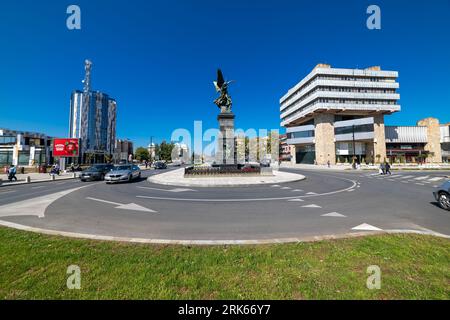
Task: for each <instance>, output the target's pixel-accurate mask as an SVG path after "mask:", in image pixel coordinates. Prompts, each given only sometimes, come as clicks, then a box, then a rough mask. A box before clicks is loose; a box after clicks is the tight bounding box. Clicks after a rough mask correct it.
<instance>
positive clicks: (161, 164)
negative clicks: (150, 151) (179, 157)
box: [155, 161, 167, 169]
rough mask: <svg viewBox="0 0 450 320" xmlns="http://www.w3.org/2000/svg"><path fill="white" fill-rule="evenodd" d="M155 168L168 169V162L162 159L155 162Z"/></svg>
mask: <svg viewBox="0 0 450 320" xmlns="http://www.w3.org/2000/svg"><path fill="white" fill-rule="evenodd" d="M155 169H167V164H165V163H164V162H161V161H158V162H155Z"/></svg>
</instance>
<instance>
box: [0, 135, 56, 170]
mask: <svg viewBox="0 0 450 320" xmlns="http://www.w3.org/2000/svg"><path fill="white" fill-rule="evenodd" d="M52 141H53V138H52V137H49V136H47V135H45V134H43V133H38V132H28V131H16V130H8V129H0V167H3V166H10V165H11V164H12V165H15V166H34V165H46V164H48V163H51V160H52Z"/></svg>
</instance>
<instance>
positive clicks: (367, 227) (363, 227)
mask: <svg viewBox="0 0 450 320" xmlns="http://www.w3.org/2000/svg"><path fill="white" fill-rule="evenodd" d="M352 230H363V231H383V230H382V229H380V228H377V227H375V226H372V225H370V224H367V223H363V224H360V225H359V226H356V227H353V228H352Z"/></svg>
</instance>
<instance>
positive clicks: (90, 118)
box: [69, 90, 117, 162]
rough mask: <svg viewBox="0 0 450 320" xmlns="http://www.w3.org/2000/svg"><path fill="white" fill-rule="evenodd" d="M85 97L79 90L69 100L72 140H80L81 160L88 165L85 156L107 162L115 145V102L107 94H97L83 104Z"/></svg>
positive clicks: (95, 92) (94, 93)
mask: <svg viewBox="0 0 450 320" xmlns="http://www.w3.org/2000/svg"><path fill="white" fill-rule="evenodd" d="M83 99H84V94H83V92H82V91H79V90H76V91H73V92H72V95H71V98H70V121H69V137H70V138H79V139H80V157H81V161H82V162H86V154H90V155H91V156H93V158H94V162H97V161H100V162H103V161H104V157H105V155H112V154H113V153H114V150H115V142H116V112H117V104H116V101H115V100H114V99H112V98H110V97H109V96H108V95H107V94H105V93H102V92H99V91H94V92H90V93H89V95H88V99H89V100H88V103H87V104H84V103H83Z"/></svg>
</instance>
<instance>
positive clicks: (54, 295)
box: [0, 228, 450, 299]
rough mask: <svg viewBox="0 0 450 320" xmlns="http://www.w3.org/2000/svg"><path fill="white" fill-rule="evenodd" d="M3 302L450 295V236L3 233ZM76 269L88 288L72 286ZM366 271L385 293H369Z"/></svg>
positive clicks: (0, 283)
mask: <svg viewBox="0 0 450 320" xmlns="http://www.w3.org/2000/svg"><path fill="white" fill-rule="evenodd" d="M0 259H1V260H0V299H449V298H450V240H448V239H441V238H434V237H430V236H418V235H380V236H371V237H364V238H352V239H343V240H334V241H322V242H315V243H299V244H283V245H263V246H216V247H183V246H158V245H139V244H124V243H114V242H96V241H87V240H74V239H66V238H60V237H53V236H45V235H38V234H34V233H27V232H22V231H17V230H12V229H6V228H0ZM69 265H78V266H79V267H80V268H81V289H80V290H69V289H67V286H66V281H67V277H68V275H66V271H67V267H68V266H69ZM369 265H378V266H379V267H380V268H381V272H382V275H381V281H382V282H381V289H380V290H369V289H367V287H366V280H367V277H368V276H369V275H368V274H367V273H366V270H367V267H368V266H369Z"/></svg>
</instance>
